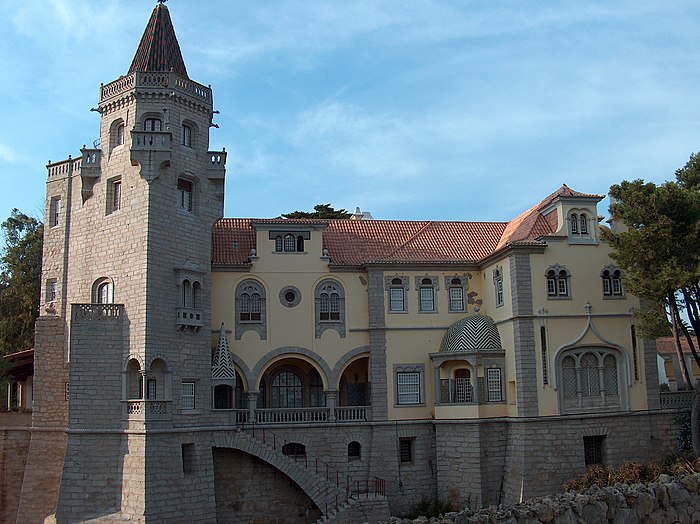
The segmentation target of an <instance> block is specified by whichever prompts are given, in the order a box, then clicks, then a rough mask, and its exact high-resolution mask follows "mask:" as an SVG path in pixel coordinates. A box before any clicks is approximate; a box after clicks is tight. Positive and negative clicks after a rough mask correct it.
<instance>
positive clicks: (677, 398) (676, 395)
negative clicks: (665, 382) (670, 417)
mask: <svg viewBox="0 0 700 524" xmlns="http://www.w3.org/2000/svg"><path fill="white" fill-rule="evenodd" d="M694 397H695V392H694V391H662V392H661V409H690V408H691V407H692V406H693V398H694Z"/></svg>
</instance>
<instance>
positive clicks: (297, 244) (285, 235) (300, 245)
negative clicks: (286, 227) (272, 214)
mask: <svg viewBox="0 0 700 524" xmlns="http://www.w3.org/2000/svg"><path fill="white" fill-rule="evenodd" d="M310 238H311V232H309V231H301V232H293V231H270V240H274V241H275V252H276V253H303V252H304V241H306V240H309V239H310Z"/></svg>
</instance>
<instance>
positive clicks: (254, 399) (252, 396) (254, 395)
mask: <svg viewBox="0 0 700 524" xmlns="http://www.w3.org/2000/svg"><path fill="white" fill-rule="evenodd" d="M259 394H260V393H259V392H258V391H249V392H248V393H247V394H246V395H247V396H248V422H250V423H251V424H252V423H254V422H255V410H256V409H257V407H258V395H259Z"/></svg>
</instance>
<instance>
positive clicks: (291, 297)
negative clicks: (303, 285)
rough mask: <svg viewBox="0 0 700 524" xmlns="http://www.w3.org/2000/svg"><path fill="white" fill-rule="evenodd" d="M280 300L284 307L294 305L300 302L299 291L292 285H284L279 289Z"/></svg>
mask: <svg viewBox="0 0 700 524" xmlns="http://www.w3.org/2000/svg"><path fill="white" fill-rule="evenodd" d="M279 297H280V302H281V303H282V305H283V306H285V307H294V306H296V305H297V304H298V303H299V302H301V292H300V291H299V289H298V288H296V287H294V286H285V287H283V288H282V289H281V290H280V294H279Z"/></svg>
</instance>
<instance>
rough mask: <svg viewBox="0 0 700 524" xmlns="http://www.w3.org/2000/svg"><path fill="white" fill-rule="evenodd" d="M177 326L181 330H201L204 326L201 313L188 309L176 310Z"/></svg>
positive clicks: (180, 308) (197, 310) (198, 310)
mask: <svg viewBox="0 0 700 524" xmlns="http://www.w3.org/2000/svg"><path fill="white" fill-rule="evenodd" d="M177 325H178V326H180V327H181V328H195V329H199V328H201V327H202V326H203V325H204V323H203V322H202V311H201V310H200V309H193V308H190V307H179V308H177Z"/></svg>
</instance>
